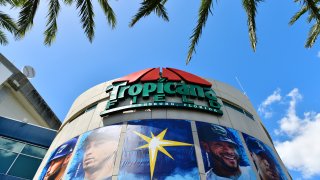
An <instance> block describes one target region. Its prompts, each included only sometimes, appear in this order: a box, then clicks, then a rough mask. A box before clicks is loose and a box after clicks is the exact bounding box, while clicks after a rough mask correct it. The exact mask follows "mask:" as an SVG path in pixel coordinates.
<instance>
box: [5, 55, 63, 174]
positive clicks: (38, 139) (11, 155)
mask: <svg viewBox="0 0 320 180" xmlns="http://www.w3.org/2000/svg"><path fill="white" fill-rule="evenodd" d="M60 125H61V122H60V120H59V119H58V118H57V117H56V115H55V114H54V113H53V111H52V110H51V109H50V107H49V106H48V105H47V104H46V102H45V101H44V100H43V98H42V97H41V96H40V94H39V93H38V92H37V90H36V89H35V88H34V87H33V86H32V84H31V83H30V81H29V80H28V78H27V77H26V76H25V75H24V74H23V73H22V72H21V71H20V70H18V69H17V68H16V67H15V66H14V65H13V64H12V63H11V62H10V61H9V60H8V59H6V58H5V57H4V56H3V55H2V54H0V179H1V180H16V179H17V180H18V179H32V178H33V177H34V175H35V173H36V171H37V169H38V167H39V165H40V163H41V161H42V159H43V157H44V155H45V154H46V152H47V150H48V148H49V146H50V144H51V142H52V141H53V139H54V137H55V136H56V134H57V131H56V130H58V129H59V127H60Z"/></svg>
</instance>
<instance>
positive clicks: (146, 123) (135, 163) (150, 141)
mask: <svg viewBox="0 0 320 180" xmlns="http://www.w3.org/2000/svg"><path fill="white" fill-rule="evenodd" d="M118 179H120V180H127V179H130V180H135V179H137V180H150V179H157V180H165V179H168V180H169V179H175V180H179V179H183V180H188V179H190V180H191V179H192V180H193V179H199V172H198V168H197V162H196V156H195V150H194V145H193V138H192V131H191V124H190V122H189V121H185V120H165V119H158V120H137V121H129V122H128V126H127V132H126V137H125V142H124V145H123V152H122V158H121V164H120V171H119V176H118Z"/></svg>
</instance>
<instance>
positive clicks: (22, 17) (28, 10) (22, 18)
mask: <svg viewBox="0 0 320 180" xmlns="http://www.w3.org/2000/svg"><path fill="white" fill-rule="evenodd" d="M39 2H40V0H28V1H26V2H25V3H24V5H23V6H22V9H21V11H20V13H19V20H18V27H19V34H20V35H21V36H24V35H25V33H26V31H27V30H28V29H29V28H31V26H32V25H33V19H34V16H35V14H36V11H37V8H38V5H39Z"/></svg>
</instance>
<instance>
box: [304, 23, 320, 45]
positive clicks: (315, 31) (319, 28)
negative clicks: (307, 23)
mask: <svg viewBox="0 0 320 180" xmlns="http://www.w3.org/2000/svg"><path fill="white" fill-rule="evenodd" d="M319 33H320V24H319V23H318V22H317V23H315V24H314V25H313V26H312V28H311V29H310V31H309V36H308V39H307V41H306V44H305V47H306V48H311V47H312V46H313V44H314V43H315V42H316V40H317V37H318V36H319Z"/></svg>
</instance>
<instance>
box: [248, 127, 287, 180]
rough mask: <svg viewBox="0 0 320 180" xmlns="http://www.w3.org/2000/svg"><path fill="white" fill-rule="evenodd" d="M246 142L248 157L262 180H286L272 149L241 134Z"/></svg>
mask: <svg viewBox="0 0 320 180" xmlns="http://www.w3.org/2000/svg"><path fill="white" fill-rule="evenodd" d="M242 135H243V138H244V139H245V141H246V144H247V147H248V149H249V151H250V155H251V157H252V159H253V161H254V164H255V166H256V168H257V171H258V173H259V176H260V179H262V180H286V179H287V178H286V176H285V173H284V172H283V170H282V168H281V166H280V164H279V162H278V160H277V158H276V156H275V154H274V153H273V151H272V149H271V148H270V147H269V146H267V145H266V144H264V143H263V142H261V141H260V140H258V139H256V138H254V137H252V136H249V135H247V134H245V133H242Z"/></svg>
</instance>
